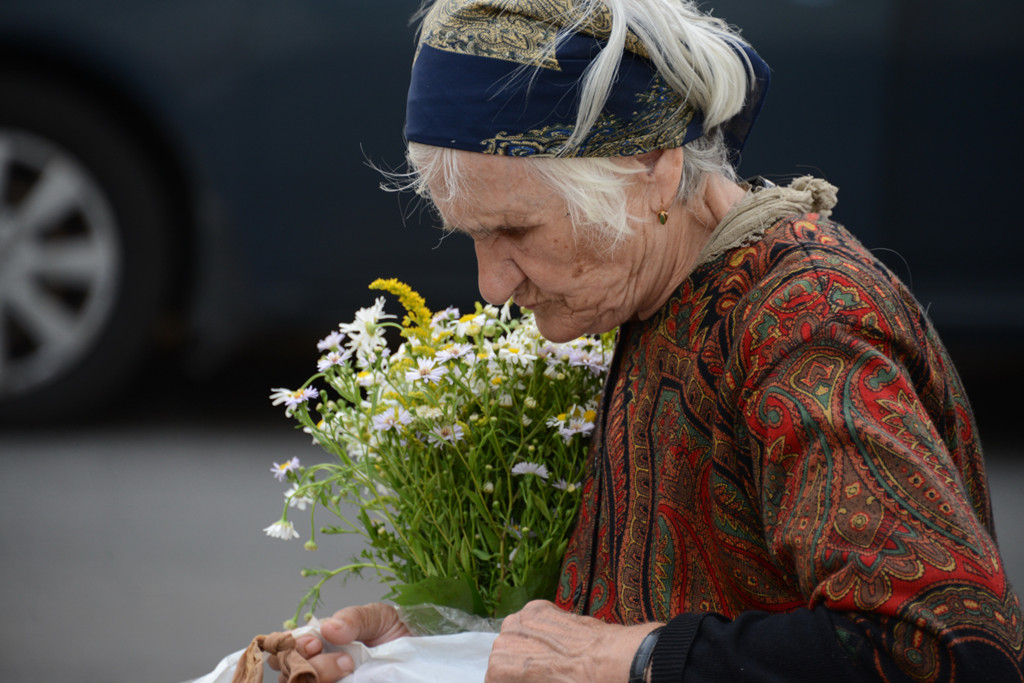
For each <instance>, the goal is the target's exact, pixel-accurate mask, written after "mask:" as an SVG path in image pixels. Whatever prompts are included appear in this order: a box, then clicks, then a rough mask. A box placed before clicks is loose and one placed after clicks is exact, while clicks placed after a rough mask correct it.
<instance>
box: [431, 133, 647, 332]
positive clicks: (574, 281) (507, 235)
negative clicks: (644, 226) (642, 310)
mask: <svg viewBox="0 0 1024 683" xmlns="http://www.w3.org/2000/svg"><path fill="white" fill-rule="evenodd" d="M530 163H535V162H532V161H531V160H529V159H522V158H515V157H503V156H492V155H486V154H473V153H468V154H466V155H464V166H463V169H464V171H465V173H464V175H465V177H466V179H467V182H466V185H465V187H464V192H463V193H462V198H461V199H456V200H453V201H449V202H444V201H436V205H437V208H438V210H439V211H440V213H441V216H442V217H443V219H444V221H445V223H446V224H447V226H448V227H450V228H452V229H454V230H456V231H458V232H461V233H464V234H466V235H468V236H469V237H470V238H471V239H472V240H473V242H474V244H475V245H476V258H477V269H478V276H479V287H480V294H481V296H483V298H484V299H485V300H486V301H488V302H489V303H492V304H495V305H501V304H504V303H505V302H506V301H508V300H509V299H510V298H511V299H513V301H514V302H515V303H516V304H517V305H519V306H522V307H523V308H528V309H530V310H532V311H533V312H534V314H535V316H536V320H537V325H538V327H539V328H540V331H541V333H542V334H543V335H544V336H545V337H546V338H547V339H549V340H551V341H556V342H560V341H569V340H571V339H575V338H576V337H578V336H580V335H581V334H586V333H598V332H605V331H608V330H610V329H613V328H614V327H616V326H617V325H619V324H621V323H623V322H625V321H626V320H629V319H630V318H633V317H634V316H635V314H636V312H637V311H638V310H639V307H640V305H641V303H642V299H643V295H644V293H643V290H642V287H641V283H640V282H639V280H640V279H641V278H639V277H638V273H640V272H641V271H642V269H641V268H640V266H641V265H642V264H643V263H644V261H645V255H644V251H645V249H644V246H645V240H644V237H643V231H637V232H638V234H636V235H633V236H632V237H630V238H628V239H627V240H626V243H625V244H624V245H623V246H621V247H620V248H618V249H616V250H615V251H614V252H613V253H612V254H605V253H602V252H601V251H600V250H599V249H597V248H595V247H594V246H592V245H588V244H587V241H586V240H584V239H582V238H581V239H576V238H575V237H574V234H573V225H572V222H571V220H570V217H569V211H568V208H567V206H566V202H565V200H564V199H561V198H560V197H558V196H557V195H556V194H555V193H554V192H553V191H552V190H550V189H548V187H547V186H546V185H545V184H543V182H542V181H540V180H539V179H538V178H536V177H534V175H533V174H531V173H530V172H529V167H528V166H527V164H530ZM431 189H432V190H433V189H435V188H431ZM432 194H433V196H435V197H438V196H443V194H440V195H439V194H438V193H436V192H434V193H432Z"/></svg>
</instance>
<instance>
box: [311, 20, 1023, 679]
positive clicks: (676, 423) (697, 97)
mask: <svg viewBox="0 0 1024 683" xmlns="http://www.w3.org/2000/svg"><path fill="white" fill-rule="evenodd" d="M767 84H768V70H767V67H766V65H765V64H764V63H763V62H762V61H761V60H760V58H759V57H758V56H757V55H756V53H754V52H753V50H752V49H751V48H750V47H749V46H748V45H746V44H745V43H744V41H743V40H742V39H741V38H739V37H738V36H737V35H736V34H735V33H734V32H732V31H731V30H730V29H729V27H728V26H727V25H726V24H724V23H722V22H721V21H719V20H717V19H714V18H711V17H710V16H707V15H705V14H702V13H700V12H699V11H697V10H696V9H695V7H694V4H693V3H692V2H689V1H685V0H601V1H597V0H589V1H588V0H438V1H437V2H435V3H434V4H433V5H432V6H431V7H429V8H427V9H426V11H425V13H424V17H423V25H422V30H421V34H420V41H419V50H418V53H417V57H416V61H415V65H414V67H413V74H412V85H411V88H410V92H409V107H408V124H407V126H408V127H407V137H408V140H409V160H410V162H411V166H412V168H413V170H414V180H413V185H414V186H415V188H416V189H417V190H418V191H419V192H420V193H421V194H423V195H425V196H428V197H429V198H430V200H431V201H432V202H433V204H434V206H435V207H436V208H437V211H438V212H439V214H440V216H441V217H442V219H443V221H444V223H445V226H446V227H447V228H448V229H449V230H452V231H455V232H459V233H463V234H465V235H467V236H469V237H470V238H471V239H472V240H473V241H474V243H475V245H476V255H477V265H478V269H479V283H480V291H481V294H482V295H483V297H484V298H485V299H486V300H488V301H489V302H491V303H493V304H502V303H504V302H505V301H507V300H508V299H510V298H511V299H512V300H513V301H515V303H517V304H519V305H520V306H523V307H526V308H529V309H532V310H533V311H534V312H535V314H536V319H537V323H538V325H539V327H540V329H541V331H542V333H543V334H544V335H545V336H546V337H548V338H550V339H551V340H554V341H565V340H570V339H573V338H574V337H576V336H578V335H580V334H583V333H597V332H605V331H608V330H611V329H613V328H616V327H618V328H619V337H618V346H617V350H616V355H615V360H614V363H613V366H612V369H611V373H610V377H609V379H608V382H607V385H606V389H605V393H604V398H603V405H602V409H601V417H600V420H599V426H598V429H597V432H596V434H595V439H594V445H593V448H592V452H591V456H590V462H589V466H588V474H587V477H586V480H585V482H584V483H583V502H582V507H581V511H580V514H579V519H578V522H577V526H576V529H575V533H574V536H573V538H572V541H571V544H570V546H569V550H568V553H567V555H566V557H565V562H564V567H563V571H562V577H561V583H560V586H559V589H558V594H557V596H554V598H555V599H554V603H547V602H535V603H531V604H530V605H528V606H527V607H526V608H525V609H524V610H522V611H521V612H520V613H517V614H514V615H512V616H511V617H508V618H507V619H506V620H505V622H504V625H503V627H502V631H501V634H500V636H499V637H498V639H497V640H496V642H495V645H494V648H493V651H492V655H491V658H490V664H489V669H488V673H487V680H488V681H506V680H529V681H541V680H558V681H569V680H572V681H608V682H609V683H626V682H627V681H630V682H632V681H644V680H648V681H669V680H671V681H679V680H682V681H711V680H715V681H718V680H729V681H739V680H757V681H769V680H770V681H797V680H811V681H821V680H828V679H834V680H842V681H869V680H871V681H876V680H885V681H897V680H914V681H954V680H955V681H982V680H984V681H1009V680H1012V681H1020V680H1024V675H1022V633H1024V631H1022V623H1021V613H1020V606H1019V602H1018V598H1017V595H1016V594H1015V593H1014V591H1013V590H1012V589H1011V587H1010V586H1009V585H1008V583H1007V580H1006V574H1005V573H1004V571H1003V567H1002V562H1001V560H1000V557H999V552H998V550H997V547H996V544H995V540H994V532H993V524H992V517H991V510H990V505H989V499H988V491H987V485H986V480H985V474H984V470H983V466H982V458H981V450H980V446H979V442H978V437H977V434H976V432H975V425H974V421H973V418H972V415H971V410H970V407H969V406H968V403H967V399H966V397H965V395H964V391H963V387H962V386H961V384H960V381H959V379H958V378H957V375H956V372H955V370H954V368H953V366H952V364H951V362H950V360H949V358H948V356H947V354H946V352H945V350H944V349H943V347H942V345H941V344H940V342H939V340H938V338H937V337H936V334H935V331H934V329H932V327H931V325H930V324H929V322H928V320H927V318H926V317H925V315H924V313H923V312H922V310H921V308H920V306H919V305H918V304H917V303H916V302H915V300H914V299H913V297H912V296H911V294H910V293H909V292H908V291H907V289H906V287H904V285H903V284H902V283H901V282H899V280H897V279H896V277H895V276H893V275H892V274H891V273H890V272H889V271H887V270H886V269H885V268H884V267H883V266H882V265H880V264H879V262H878V261H876V260H875V259H874V258H873V257H872V256H871V255H870V254H869V253H868V252H867V251H866V250H865V249H864V248H863V247H862V246H861V245H860V244H859V243H858V242H857V241H856V240H855V239H854V238H853V237H852V236H851V235H850V234H849V233H848V232H847V231H846V230H845V229H844V228H842V227H841V226H839V225H837V224H836V223H833V222H831V221H830V220H829V219H828V216H829V214H830V211H831V209H832V206H833V205H834V203H835V201H836V197H835V188H834V187H832V186H831V185H829V184H827V183H825V182H824V181H821V180H815V179H810V178H801V179H799V180H797V181H795V182H794V183H792V185H790V186H789V187H775V186H772V185H771V184H770V183H766V182H763V181H755V182H750V183H741V182H739V181H738V180H737V178H736V175H735V172H734V165H735V163H736V162H737V160H738V155H739V153H740V150H741V148H742V145H743V142H744V140H745V138H746V136H747V133H748V131H749V129H750V127H751V124H752V123H753V120H754V118H755V116H756V114H757V112H758V109H759V108H760V106H761V101H762V98H763V95H764V92H765V90H766V88H767ZM322 635H323V636H324V638H325V639H326V640H327V641H330V642H334V643H346V642H350V641H353V640H361V641H363V642H365V643H367V644H368V645H374V644H378V643H381V642H384V641H387V640H390V639H392V638H395V637H400V636H406V635H409V631H408V629H407V628H406V627H405V626H404V625H403V624H402V623H401V621H400V619H399V617H398V615H397V613H396V612H395V610H394V609H392V608H391V607H388V606H386V605H368V606H363V607H351V608H347V609H343V610H341V611H340V612H338V613H337V614H336V615H335V616H334V618H333V619H327V620H325V621H324V622H323V624H322ZM299 650H300V652H303V653H304V654H305V656H307V657H308V658H309V659H310V661H311V662H312V663H313V664H314V666H315V667H316V668H317V670H318V672H319V674H320V679H321V681H332V680H337V679H338V678H340V677H341V676H343V675H344V674H346V673H347V672H348V671H349V670H350V669H351V667H352V663H351V660H349V659H348V658H347V657H346V656H344V655H342V656H341V657H340V658H339V656H338V655H337V654H329V653H327V652H325V651H323V649H322V644H321V643H320V641H318V640H314V639H312V638H303V639H301V640H300V642H299Z"/></svg>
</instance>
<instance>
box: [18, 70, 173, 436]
mask: <svg viewBox="0 0 1024 683" xmlns="http://www.w3.org/2000/svg"><path fill="white" fill-rule="evenodd" d="M0 92H3V93H4V97H3V98H2V100H0V418H2V419H5V420H8V421H9V420H24V419H32V418H44V417H45V418H46V419H48V420H52V419H53V418H54V416H55V415H59V416H60V419H61V420H63V419H66V418H74V417H76V416H85V415H93V414H95V413H96V412H97V410H99V409H101V408H102V407H103V406H104V405H105V404H106V403H107V402H109V401H110V400H111V399H112V398H113V397H114V396H116V394H117V392H118V391H119V390H121V389H122V387H123V386H124V383H125V382H126V381H127V380H128V379H129V377H130V376H131V374H132V371H133V370H134V369H135V368H136V366H137V363H138V362H139V360H140V358H141V357H142V355H143V353H144V351H145V350H146V348H147V345H148V343H149V340H150V337H151V332H152V329H153V327H154V324H155V322H156V320H157V319H158V317H159V315H160V313H161V311H160V308H161V304H162V301H163V296H164V287H165V282H166V279H167V278H166V273H167V265H168V264H167V263H166V262H165V260H164V259H165V254H166V253H167V250H166V249H165V241H166V239H167V237H168V232H169V231H168V226H167V218H166V213H167V212H166V211H165V208H166V202H165V201H164V196H163V193H162V191H161V189H160V183H159V180H158V177H159V176H158V175H157V174H156V173H155V172H154V169H153V166H152V164H151V163H150V162H149V160H148V159H147V158H146V157H145V155H144V154H142V153H141V152H140V148H139V146H138V145H137V144H136V143H135V141H134V139H133V137H132V136H131V135H130V134H128V133H127V132H126V129H125V127H124V126H123V125H120V122H119V121H118V119H116V118H115V117H113V116H112V115H110V114H109V113H107V111H106V110H105V109H104V108H103V107H101V106H98V105H97V104H95V103H93V102H92V101H91V100H90V99H89V97H88V96H86V95H83V94H81V93H78V92H77V91H76V90H74V89H65V88H61V87H59V86H58V85H56V84H55V83H50V82H45V81H34V80H33V79H31V78H29V77H27V76H12V75H3V74H0Z"/></svg>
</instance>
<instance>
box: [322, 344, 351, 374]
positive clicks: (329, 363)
mask: <svg viewBox="0 0 1024 683" xmlns="http://www.w3.org/2000/svg"><path fill="white" fill-rule="evenodd" d="M351 356H352V349H345V350H344V351H343V352H339V351H331V352H329V353H328V354H327V355H326V356H324V357H323V358H321V359H320V360H319V361H318V362H317V364H316V369H317V371H318V372H324V371H325V370H327V369H328V368H332V367H334V366H335V365H341V364H342V363H344V362H345V361H346V360H348V359H349V357H351Z"/></svg>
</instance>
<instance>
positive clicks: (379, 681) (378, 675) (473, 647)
mask: <svg viewBox="0 0 1024 683" xmlns="http://www.w3.org/2000/svg"><path fill="white" fill-rule="evenodd" d="M464 616H465V617H467V618H469V619H473V617H469V615H464ZM478 625H479V626H481V627H484V628H488V627H490V626H491V625H492V624H486V623H484V622H480V623H479V624H478ZM292 633H293V634H294V635H296V636H301V635H305V634H307V633H312V634H313V635H315V636H317V637H319V636H320V622H319V621H318V620H317V619H313V620H312V621H311V622H309V623H308V624H306V625H305V626H302V627H301V628H297V629H295V630H294V631H292ZM497 637H498V634H497V633H494V632H481V631H470V632H464V633H454V634H449V635H437V636H413V637H409V638H399V639H398V640H393V641H391V642H389V643H384V644H383V645H378V646H377V647H372V648H368V647H366V646H365V645H363V644H362V643H353V644H351V645H343V646H340V647H339V646H336V645H329V644H327V643H326V642H325V643H324V649H325V651H327V652H339V653H340V652H345V653H348V655H349V656H350V657H352V661H354V662H355V664H356V670H355V672H354V673H353V674H351V675H350V676H346V677H345V678H344V679H343V683H393V682H394V681H402V682H403V683H404V682H405V681H410V682H411V683H482V681H483V680H484V676H485V675H486V673H487V660H488V658H489V657H490V654H491V646H492V645H493V644H494V639H495V638H497ZM244 652H245V650H244V649H242V650H239V651H238V652H233V653H231V654H230V655H228V656H227V657H225V658H224V659H222V660H221V661H220V663H219V664H218V665H217V667H216V668H215V669H214V670H213V671H211V672H210V673H208V674H206V675H205V676H203V677H202V678H197V679H195V680H193V681H191V682H190V683H231V679H232V678H233V677H234V675H235V666H236V665H237V663H238V660H239V659H240V658H241V656H242V654H243V653H244ZM263 680H264V681H274V680H277V673H276V672H274V671H272V670H271V669H270V668H269V666H267V665H266V664H264V669H263Z"/></svg>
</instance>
